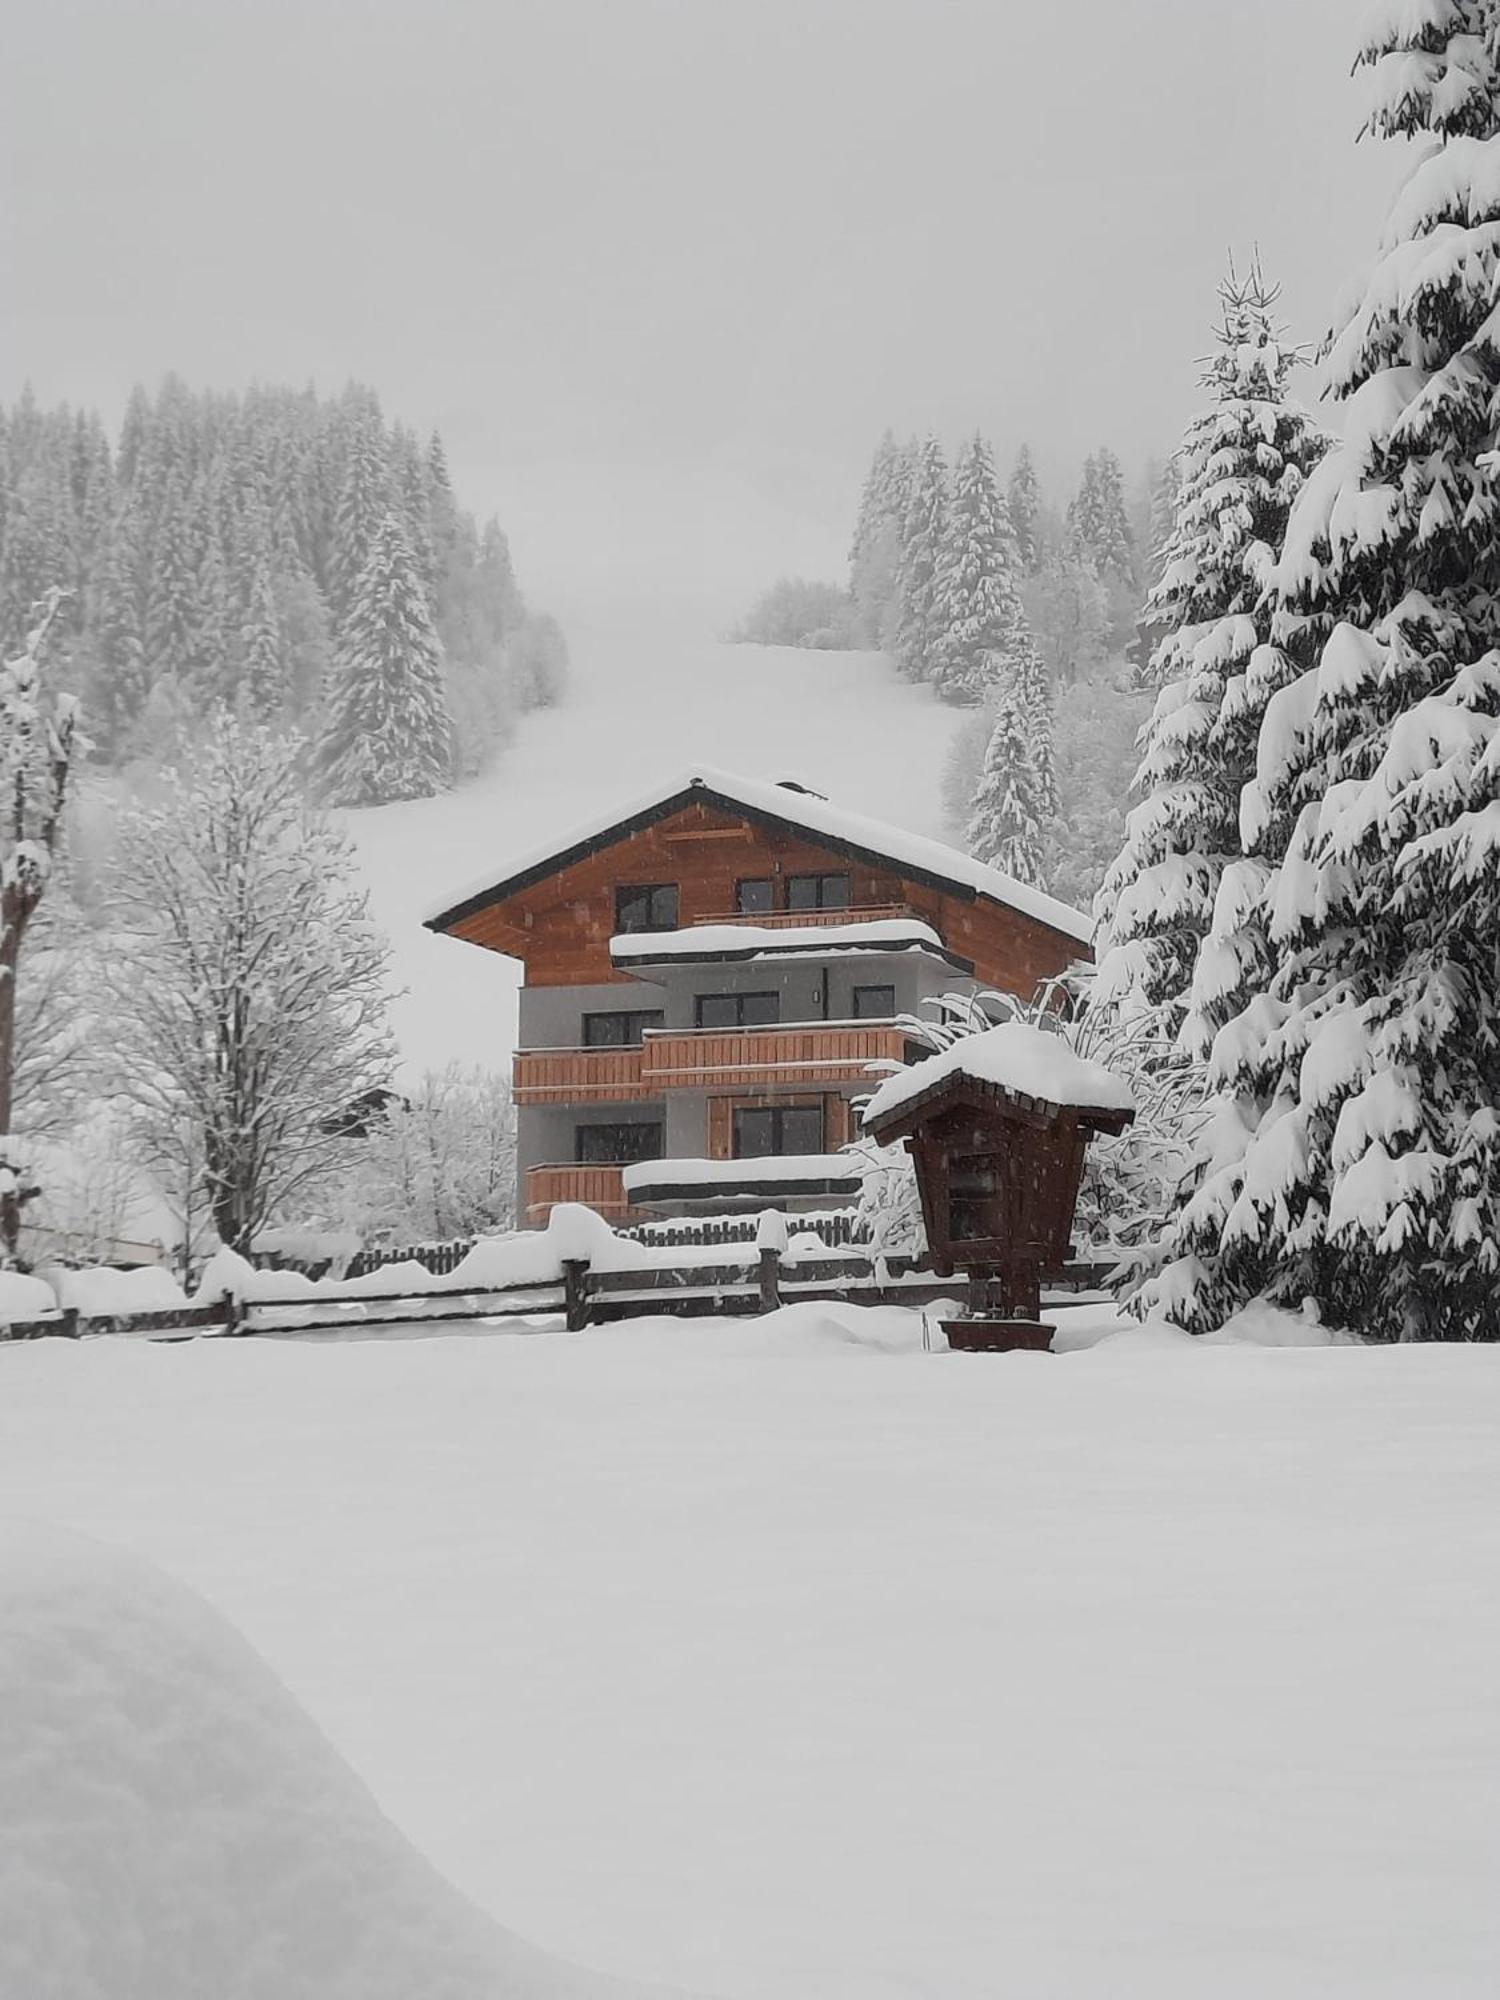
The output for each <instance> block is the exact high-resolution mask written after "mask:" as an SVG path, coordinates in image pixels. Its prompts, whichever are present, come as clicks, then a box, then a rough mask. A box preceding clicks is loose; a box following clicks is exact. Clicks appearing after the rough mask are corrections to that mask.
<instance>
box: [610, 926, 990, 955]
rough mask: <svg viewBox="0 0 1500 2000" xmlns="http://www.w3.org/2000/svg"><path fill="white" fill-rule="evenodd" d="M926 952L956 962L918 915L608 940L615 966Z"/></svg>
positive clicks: (706, 928)
mask: <svg viewBox="0 0 1500 2000" xmlns="http://www.w3.org/2000/svg"><path fill="white" fill-rule="evenodd" d="M846 951H866V952H906V951H923V952H928V953H931V954H932V955H933V956H935V957H938V958H943V959H946V960H947V961H948V962H949V963H950V964H959V965H963V966H965V967H967V961H966V960H961V959H955V957H954V954H953V953H952V952H950V951H949V950H947V948H946V947H945V946H944V944H943V941H942V939H941V938H940V937H939V936H938V934H937V932H936V931H935V930H934V929H933V928H932V926H931V924H924V923H922V922H921V921H920V920H919V919H918V918H916V917H881V918H877V919H875V920H873V921H872V922H870V923H867V924H861V923H850V924H827V923H818V922H815V921H809V922H808V923H806V924H787V925H771V924H697V925H694V926H691V927H690V928H689V929H687V930H681V931H630V932H627V933H625V934H624V935H623V936H620V937H612V938H611V939H610V941H609V955H610V957H611V958H612V959H614V961H615V962H616V964H622V963H628V962H631V961H635V962H638V963H646V964H654V963H656V962H658V961H659V960H662V959H678V958H680V959H685V960H695V961H701V960H703V959H714V960H720V959H756V958H796V957H803V958H816V957H818V956H819V955H826V954H828V953H830V952H846Z"/></svg>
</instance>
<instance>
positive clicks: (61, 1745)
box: [0, 1519, 627, 2000]
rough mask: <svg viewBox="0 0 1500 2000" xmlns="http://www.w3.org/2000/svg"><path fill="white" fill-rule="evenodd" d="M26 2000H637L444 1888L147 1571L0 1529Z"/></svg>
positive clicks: (4, 1860) (2, 1668)
mask: <svg viewBox="0 0 1500 2000" xmlns="http://www.w3.org/2000/svg"><path fill="white" fill-rule="evenodd" d="M0 1714H3V1715H4V1718H5V1726H4V1730H3V1733H0V1797H3V1799H4V1802H5V1806H4V1817H5V1838H4V1841H3V1842H0V1992H3V1993H4V1994H6V1995H7V1996H10V2000H208V1996H210V1995H211V1996H213V2000H418V1996H420V2000H607V1996H609V1995H615V1996H618V2000H625V1995H626V1991H627V1989H625V1988H623V1987H620V1986H617V1985H616V1984H615V1983H614V1982H613V1981H604V1980H599V1979H597V1978H595V1977H593V1976H591V1975H589V1974H587V1973H581V1972H575V1971H573V1970H572V1969H571V1968H569V1967H566V1966H562V1965H558V1964H554V1963H552V1962H551V1961H549V1960H548V1959H547V1958H546V1956H545V1955H544V1954H542V1953H539V1952H537V1951H535V1950H533V1949H531V1948H530V1947H529V1946H526V1945H523V1944H521V1943H520V1942H519V1941H518V1940H517V1939H515V1938H512V1937H508V1936H506V1935H505V1934H504V1933H503V1932H502V1931H500V1930H499V1928H498V1927H497V1926H495V1925H494V1924H492V1923H490V1922H488V1921H487V1920H486V1919H485V1918H484V1917H483V1916H482V1915H481V1913H480V1912H479V1911H478V1910H476V1909H475V1908H474V1907H473V1905H472V1904H471V1903H469V1902H467V1901H466V1900H465V1899H464V1898H463V1897H461V1896H459V1895H457V1894H456V1893H455V1892H454V1890H453V1889H452V1888H451V1887H450V1886H449V1885H448V1884H447V1883H445V1882H443V1881H442V1880H440V1879H439V1877H438V1876H437V1875H436V1874H435V1873H434V1871H433V1869H432V1868H431V1866H430V1864H429V1863H427V1862H426V1861H424V1860H423V1859H422V1857H421V1856H420V1855H419V1854H417V1853H416V1852H415V1851H414V1850H413V1849H412V1847H411V1846H410V1844H409V1843H408V1842H407V1841H405V1840H404V1839H403V1838H402V1837H401V1835H400V1834H399V1833H398V1832H397V1831H396V1829H395V1828H394V1827H393V1826H391V1825H390V1823H389V1822H388V1821H387V1820H385V1819H384V1818H383V1817H382V1816H381V1814H380V1811H379V1809H378V1808H377V1806H376V1805H375V1802H374V1800H373V1799H372V1798H371V1797H370V1795H369V1793H368V1792H367V1790H366V1789H365V1787H364V1786H363V1785H362V1784H361V1783H360V1782H359V1780H358V1779H357V1778H356V1777H355V1776H354V1774H353V1773H352V1772H351V1771H350V1770H349V1768H348V1766H347V1765H346V1764H345V1763H344V1762H343V1760H342V1759H341V1758H340V1757H339V1756H338V1754H337V1753H336V1752H335V1751H334V1750H333V1749H332V1748H331V1747H330V1746H329V1744H328V1743H327V1742H326V1740H325V1739H324V1738H323V1737H322V1736H321V1735H320V1734H319V1732H318V1730H317V1729H316V1728H315V1726H314V1725H313V1724H312V1722H311V1721H309V1719H308V1717H307V1716H306V1715H305V1714H304V1713H303V1712H302V1710H301V1709H299V1708H298V1706H297V1704H296V1703H295V1702H294V1701H293V1700H292V1699H291V1698H290V1696H289V1695H288V1694H287V1693H286V1691H285V1690H284V1689H283V1688H282V1687H281V1686H279V1685H278V1683H277V1681H276V1678H275V1676H274V1675H273V1674H271V1673H270V1672H269V1671H268V1669H267V1668H266V1666H265V1664H264V1662H263V1661H261V1660H260V1659H258V1658H257V1657H256V1655H255V1654H254V1652H253V1651H252V1650H251V1649H250V1648H249V1647H248V1646H247V1645H246V1644H245V1642H244V1641H243V1639H241V1638H240V1637H239V1636H238V1634H236V1633H235V1632H234V1631H232V1630H231V1629H230V1627H229V1626H228V1625H226V1624H225V1623H224V1621H223V1619H221V1618H219V1617H218V1616H216V1615H215V1614H214V1613H213V1612H211V1611H210V1610H209V1609H208V1607H207V1606H206V1605H205V1604H204V1603H203V1602H202V1600H201V1599H200V1598H197V1597H195V1596H194V1594H193V1593H192V1592H191V1591H189V1590H187V1589H185V1588H184V1587H183V1586H182V1585H181V1584H178V1583H174V1582H172V1581H170V1580H169V1579H168V1578H167V1577H165V1576H163V1575H162V1574H161V1572H160V1571H159V1570H157V1569H154V1568H152V1567H151V1566H150V1565H148V1564H145V1563H142V1562H140V1561H139V1560H138V1559H137V1558H134V1557H127V1556H124V1555H121V1554H120V1553H119V1552H118V1551H115V1550H110V1549H106V1548H103V1547H101V1546H100V1545H98V1544H95V1543H91V1542H87V1541H84V1540H81V1539H80V1538H78V1537H76V1536H66V1535H59V1534H57V1533H56V1532H55V1531H42V1532H40V1533H38V1532H37V1531H36V1530H35V1529H33V1528H32V1527H30V1526H29V1525H28V1524H26V1523H24V1522H17V1521H15V1520H14V1519H12V1520H8V1521H7V1522H6V1523H5V1524H4V1525H3V1526H0Z"/></svg>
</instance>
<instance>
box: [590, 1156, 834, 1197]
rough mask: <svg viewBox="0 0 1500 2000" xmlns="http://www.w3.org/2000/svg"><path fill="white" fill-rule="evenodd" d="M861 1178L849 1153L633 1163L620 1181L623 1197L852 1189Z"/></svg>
mask: <svg viewBox="0 0 1500 2000" xmlns="http://www.w3.org/2000/svg"><path fill="white" fill-rule="evenodd" d="M863 1177H864V1169H863V1167H862V1165H861V1163H860V1161H859V1159H858V1158H857V1157H856V1156H855V1155H854V1154H852V1153H782V1154H779V1155H777V1156H776V1157H774V1158H771V1159H762V1160H637V1161H636V1162H635V1163H634V1165H632V1166H628V1167H626V1168H625V1170H624V1172H623V1173H622V1174H621V1176H620V1179H621V1181H622V1183H623V1185H624V1188H625V1192H626V1193H627V1194H634V1193H635V1191H636V1190H637V1189H638V1188H656V1187H674V1188H677V1187H683V1188H685V1187H701V1188H708V1189H714V1188H739V1187H746V1186H752V1187H770V1186H773V1185H775V1186H779V1185H781V1184H782V1183H790V1184H793V1185H797V1184H800V1183H802V1182H804V1181H805V1182H818V1183H822V1182H825V1181H839V1182H845V1183H847V1184H849V1185H850V1186H853V1185H854V1184H855V1183H856V1182H858V1181H860V1180H862V1179H863Z"/></svg>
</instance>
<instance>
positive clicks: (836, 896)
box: [786, 875, 849, 910]
mask: <svg viewBox="0 0 1500 2000" xmlns="http://www.w3.org/2000/svg"><path fill="white" fill-rule="evenodd" d="M786 906H787V908H788V909H789V910H847V909H848V907H849V877H848V876H847V875H788V876H787V878H786Z"/></svg>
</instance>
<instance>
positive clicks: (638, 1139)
mask: <svg viewBox="0 0 1500 2000" xmlns="http://www.w3.org/2000/svg"><path fill="white" fill-rule="evenodd" d="M662 1141H663V1132H662V1127H661V1126H660V1125H652V1124H629V1125H580V1126H579V1127H578V1129H577V1134H576V1147H575V1150H576V1153H577V1157H578V1163H579V1165H580V1166H594V1167H599V1166H625V1167H628V1166H629V1165H630V1164H631V1162H632V1161H634V1160H659V1159H660V1158H661V1156H662Z"/></svg>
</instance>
